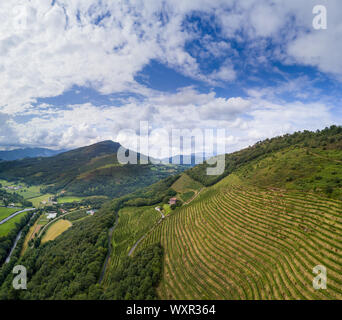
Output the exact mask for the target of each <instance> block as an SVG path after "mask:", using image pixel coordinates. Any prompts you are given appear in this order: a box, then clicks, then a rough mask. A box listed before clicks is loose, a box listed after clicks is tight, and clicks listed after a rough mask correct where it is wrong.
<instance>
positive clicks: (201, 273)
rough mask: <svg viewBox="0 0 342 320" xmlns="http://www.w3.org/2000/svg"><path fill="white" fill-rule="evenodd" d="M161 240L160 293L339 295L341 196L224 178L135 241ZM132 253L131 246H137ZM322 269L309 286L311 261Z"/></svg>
mask: <svg viewBox="0 0 342 320" xmlns="http://www.w3.org/2000/svg"><path fill="white" fill-rule="evenodd" d="M156 242H161V244H162V246H163V247H164V252H165V256H164V272H163V278H162V281H161V283H160V285H159V287H158V295H159V297H160V298H161V299H279V300H280V299H342V202H341V201H338V200H332V199H328V198H323V197H319V196H317V195H316V194H310V193H305V194H304V193H300V192H295V191H282V190H280V189H260V188H257V187H252V186H248V185H246V184H242V182H241V181H240V180H239V179H238V178H237V177H236V176H235V175H231V176H229V177H228V178H225V179H224V180H222V181H221V182H220V183H218V184H217V185H215V186H214V187H211V188H208V189H207V190H206V191H204V192H203V193H201V195H200V196H199V197H198V198H197V199H196V200H194V201H193V202H192V203H191V205H188V206H184V207H182V208H181V209H179V210H176V211H175V213H174V214H172V215H170V216H169V217H167V218H166V219H165V221H163V223H161V224H160V225H159V226H157V227H156V228H155V229H154V231H153V232H152V233H150V234H148V235H147V237H146V238H145V239H144V240H143V241H142V243H141V244H140V245H139V247H138V248H137V250H136V252H138V251H139V250H140V249H141V248H144V247H146V246H147V245H150V244H152V243H156ZM136 252H135V253H136ZM316 265H323V266H325V267H326V268H327V276H328V283H327V290H314V288H313V285H312V281H313V279H314V277H315V276H316V275H315V274H314V273H313V268H314V267H315V266H316Z"/></svg>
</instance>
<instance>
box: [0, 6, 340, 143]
mask: <svg viewBox="0 0 342 320" xmlns="http://www.w3.org/2000/svg"><path fill="white" fill-rule="evenodd" d="M50 3H51V2H50V1H45V0H31V1H30V2H28V1H24V0H19V1H18V0H7V1H1V2H0V91H1V94H0V112H2V114H3V116H0V124H1V129H0V145H10V144H12V145H19V144H31V145H39V146H40V145H44V146H50V147H56V148H58V147H76V146H81V145H85V144H89V143H92V142H95V141H100V140H104V139H115V138H116V135H117V133H118V132H119V131H120V130H121V129H124V128H127V129H132V130H136V129H137V128H139V121H140V120H148V121H150V123H151V125H152V127H153V128H165V129H168V130H169V129H170V128H172V127H177V128H189V129H192V128H196V127H199V128H205V127H225V128H227V129H228V131H229V135H230V137H231V138H230V140H229V141H230V143H231V144H233V145H232V146H231V148H230V149H234V148H238V147H242V146H245V145H246V144H249V143H251V142H253V141H255V140H258V139H261V138H263V137H266V136H270V135H275V134H280V133H285V132H287V131H294V130H299V129H303V128H307V129H316V128H321V127H324V126H325V125H328V124H332V122H333V120H336V119H332V118H331V113H330V110H329V108H328V107H327V106H326V104H324V103H323V102H322V101H321V100H320V99H319V97H318V96H319V94H317V101H318V102H317V103H314V104H307V105H305V104H303V103H300V102H296V103H293V104H291V105H289V104H287V103H285V102H284V101H279V99H277V96H278V95H279V94H282V93H284V92H293V93H294V97H295V98H296V99H298V101H300V100H301V98H305V96H303V92H304V94H305V88H307V87H308V86H309V84H308V82H309V80H308V79H305V78H303V77H302V78H299V79H297V81H292V82H289V83H288V84H287V85H286V86H278V87H277V88H275V89H274V88H272V90H273V91H272V90H271V89H270V88H260V89H258V90H256V89H254V91H253V90H249V91H248V95H249V96H248V97H247V98H246V97H245V98H242V97H235V98H228V97H227V98H223V97H217V96H216V94H215V91H214V90H213V91H211V92H209V93H200V92H199V91H198V90H196V89H195V88H194V87H188V88H184V89H182V90H179V91H178V92H177V93H175V94H167V93H156V92H154V91H152V90H150V89H149V88H147V87H144V86H142V85H140V84H138V83H137V82H136V81H135V80H134V79H135V76H136V75H137V73H138V72H140V71H141V70H142V69H143V67H144V66H146V65H147V64H148V63H149V62H151V60H153V59H156V60H158V61H160V62H162V63H164V64H166V65H168V66H170V67H172V68H174V69H176V70H177V71H179V72H181V73H183V74H185V75H187V76H189V77H192V78H195V79H198V80H202V81H204V82H207V83H209V84H212V85H220V84H221V83H222V82H227V81H228V82H232V81H235V80H238V71H239V70H238V69H237V67H236V66H235V65H234V63H233V61H234V59H233V58H238V55H239V53H238V52H237V51H236V50H235V49H233V48H232V46H231V44H230V40H231V39H234V40H235V41H236V42H237V43H242V42H246V43H247V44H246V48H247V49H246V50H248V49H250V50H252V49H253V50H255V49H259V51H260V54H258V55H250V56H248V63H249V64H255V65H261V64H262V65H267V63H268V60H269V59H278V60H280V61H282V62H286V63H288V64H292V63H301V64H305V65H311V66H315V67H317V68H318V70H320V71H322V72H327V73H330V74H333V75H334V76H337V77H341V76H342V59H340V53H341V52H342V47H341V46H342V42H341V41H340V40H341V38H342V22H341V21H342V20H341V17H340V13H341V8H342V4H341V2H340V1H337V0H330V1H329V3H328V4H327V5H328V30H324V31H323V30H322V31H316V30H313V28H312V19H313V15H312V8H313V6H314V5H315V4H316V1H313V0H308V1H298V0H279V1H276V0H264V1H260V0H258V1H257V0H244V1H237V0H226V1H224V0H222V1H220V0H217V1H213V0H199V1H184V0H179V1H178V0H177V1H176V0H172V1H171V0H165V1H158V0H149V1H142V0H132V1H111V0H103V1H101V2H98V1H95V0H58V1H56V3H55V5H54V6H53V7H52V6H51V5H50ZM100 3H101V5H100ZM194 11H196V12H197V13H198V12H202V13H205V14H207V15H209V14H213V15H214V16H215V19H216V20H215V23H216V24H217V25H218V26H220V27H221V28H222V30H221V33H220V34H219V36H220V40H219V41H218V40H215V39H212V38H211V37H205V38H203V39H202V38H201V36H200V35H199V34H198V33H196V30H186V28H184V19H185V17H186V16H187V15H189V14H190V13H191V12H194ZM161 16H163V17H164V18H163V19H161V18H160V17H161ZM101 18H103V19H102V21H101V23H99V24H95V23H94V21H95V20H98V19H101ZM193 39H196V40H198V41H200V42H201V44H202V46H203V48H202V49H203V51H200V52H198V55H191V54H190V53H189V52H188V51H187V50H186V48H185V47H186V44H187V43H188V42H189V41H191V40H193ZM269 41H272V43H273V44H274V48H273V51H271V52H266V51H267V50H266V47H267V45H268V43H269ZM256 51H257V50H256ZM212 56H213V57H215V58H222V57H225V56H228V58H226V60H225V61H224V62H223V63H222V64H221V65H220V66H218V68H217V70H216V71H214V72H212V73H211V74H210V73H209V74H207V75H205V74H203V71H201V70H202V68H201V67H202V66H201V65H200V62H199V61H200V60H199V59H198V58H202V59H205V58H210V57H212ZM252 76H253V75H252V74H251V77H252ZM75 85H77V86H89V87H93V88H95V89H96V90H98V91H99V92H101V93H103V94H109V93H116V92H124V91H131V92H138V93H140V94H142V95H143V96H144V97H145V100H143V101H142V102H139V101H135V100H134V99H131V100H127V102H126V103H125V104H124V105H123V106H121V107H116V106H103V107H96V106H94V105H92V104H90V103H85V104H82V105H72V106H68V108H66V109H65V108H64V109H58V108H56V107H53V106H49V105H39V106H34V103H35V102H36V101H37V99H38V98H40V97H53V96H57V95H60V94H62V93H63V92H65V91H66V90H68V89H70V88H71V87H72V86H75ZM299 88H300V90H299ZM63 107H66V106H63ZM18 115H20V116H28V115H30V116H31V117H33V118H32V119H31V120H27V121H25V122H23V121H21V122H20V121H19V120H17V119H16V118H15V117H16V116H18ZM4 137H5V138H4ZM160 139H161V140H160V141H161V142H162V141H163V139H162V138H160ZM154 141H158V138H156V137H154ZM123 142H124V141H123Z"/></svg>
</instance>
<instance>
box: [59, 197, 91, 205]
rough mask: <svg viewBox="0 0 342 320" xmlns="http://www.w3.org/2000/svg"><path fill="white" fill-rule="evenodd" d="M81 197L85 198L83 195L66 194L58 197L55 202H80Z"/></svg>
mask: <svg viewBox="0 0 342 320" xmlns="http://www.w3.org/2000/svg"><path fill="white" fill-rule="evenodd" d="M83 199H85V197H74V196H66V197H60V198H58V199H57V202H58V203H59V204H62V203H72V202H80V201H82V200H83Z"/></svg>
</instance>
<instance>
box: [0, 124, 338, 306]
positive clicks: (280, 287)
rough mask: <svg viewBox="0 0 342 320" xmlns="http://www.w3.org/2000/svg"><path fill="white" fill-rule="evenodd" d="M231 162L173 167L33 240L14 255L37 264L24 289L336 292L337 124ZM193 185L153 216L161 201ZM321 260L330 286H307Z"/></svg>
mask: <svg viewBox="0 0 342 320" xmlns="http://www.w3.org/2000/svg"><path fill="white" fill-rule="evenodd" d="M226 160H227V161H226V171H225V173H224V174H223V175H222V176H220V177H210V176H206V175H205V169H206V165H205V164H204V165H200V166H197V167H195V168H192V169H190V170H187V171H186V172H185V173H182V174H181V175H174V176H170V177H168V178H166V179H163V180H161V181H159V182H157V183H155V184H153V185H151V186H149V187H146V188H142V189H139V190H137V191H135V192H134V193H132V194H129V195H125V196H123V197H121V198H119V199H115V200H113V201H112V202H111V203H107V204H106V205H105V206H104V207H103V208H102V209H101V210H100V211H99V212H97V213H96V214H95V216H93V217H89V218H87V219H84V220H81V221H79V222H78V223H77V224H75V225H74V226H72V227H71V228H69V229H68V230H67V231H65V232H64V233H63V234H62V235H61V236H60V237H58V238H57V239H55V240H54V241H50V242H48V243H46V244H42V245H40V246H39V247H38V248H31V249H29V250H28V251H27V252H26V253H25V255H24V256H23V257H22V258H20V260H19V261H18V262H20V263H21V264H23V265H27V266H28V268H29V269H30V270H34V271H32V274H30V279H31V280H30V282H29V284H28V290H26V291H25V292H20V293H19V294H20V298H23V299H114V298H115V299H130V298H132V297H139V299H152V298H155V297H158V298H160V299H279V300H280V299H341V298H342V278H341V274H342V199H341V187H342V186H341V185H340V181H339V177H341V173H342V172H341V166H342V163H341V161H342V128H341V127H331V128H329V129H326V130H323V131H318V132H315V133H312V132H303V133H295V134H294V135H286V136H283V137H278V138H274V139H270V140H267V141H264V142H261V143H258V144H256V145H255V146H252V147H249V148H247V149H244V150H241V151H239V152H236V153H233V154H230V155H227V159H226ZM189 192H193V193H194V196H192V197H190V198H189V200H188V201H187V202H183V205H182V206H181V207H180V208H176V209H175V210H173V211H171V212H170V213H169V214H168V215H167V216H166V217H165V218H163V219H160V220H158V212H157V210H156V209H155V207H156V206H161V204H163V203H165V201H167V200H168V199H169V198H170V197H177V198H182V196H183V197H184V196H185V195H186V194H188V193H189ZM116 218H117V219H118V220H117V223H115V221H116ZM113 226H114V229H113ZM109 231H110V232H109ZM160 246H161V248H160ZM109 248H111V250H110V251H108V250H109ZM133 249H134V250H133ZM161 252H162V261H160V254H161ZM108 253H110V256H109V262H108V263H107V264H106V263H105V261H106V254H108ZM128 253H131V255H130V256H129V257H128ZM149 257H150V258H149ZM149 259H151V260H149ZM149 261H153V263H149ZM317 265H323V266H325V267H326V268H327V272H328V284H327V286H328V287H327V290H314V289H313V286H312V281H313V279H314V277H315V274H314V273H313V268H314V267H315V266H317ZM104 266H105V267H106V268H105V269H104ZM128 270H129V271H128ZM160 270H161V271H160ZM103 272H105V276H104V280H103V281H102V282H101V283H99V279H100V276H101V274H102V273H103ZM1 275H3V276H2V277H4V279H5V281H4V282H3V285H2V286H1V289H0V298H13V297H15V296H16V295H18V292H13V290H11V289H10V288H11V279H12V277H13V275H11V274H10V273H9V272H8V273H6V272H5V270H1V272H0V276H1ZM43 279H44V281H43ZM152 289H153V290H154V289H156V290H155V291H154V293H152V291H151V290H152Z"/></svg>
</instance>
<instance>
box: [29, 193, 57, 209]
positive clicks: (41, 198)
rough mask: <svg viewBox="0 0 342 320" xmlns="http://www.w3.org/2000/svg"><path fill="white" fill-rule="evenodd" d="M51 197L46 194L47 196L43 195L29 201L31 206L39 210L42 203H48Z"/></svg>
mask: <svg viewBox="0 0 342 320" xmlns="http://www.w3.org/2000/svg"><path fill="white" fill-rule="evenodd" d="M51 197H53V195H52V194H49V193H48V194H44V195H42V196H39V197H36V198H32V199H29V201H31V202H32V204H33V206H34V207H35V208H41V207H44V205H43V204H42V202H43V201H48V200H49V199H50V198H51Z"/></svg>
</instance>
